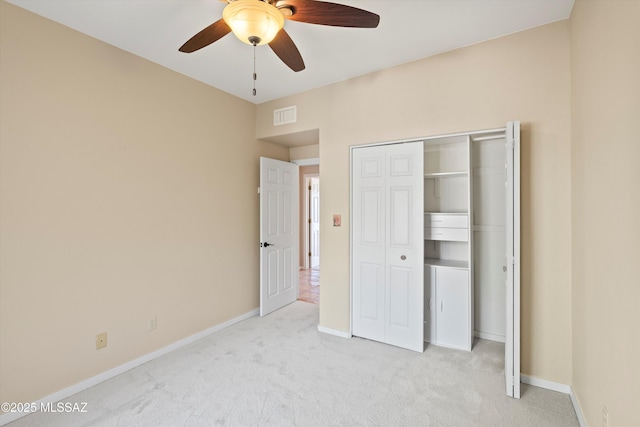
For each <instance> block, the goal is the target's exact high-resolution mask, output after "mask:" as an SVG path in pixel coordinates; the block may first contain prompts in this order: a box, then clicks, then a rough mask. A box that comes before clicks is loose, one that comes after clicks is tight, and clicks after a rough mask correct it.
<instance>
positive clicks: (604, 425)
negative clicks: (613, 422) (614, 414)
mask: <svg viewBox="0 0 640 427" xmlns="http://www.w3.org/2000/svg"><path fill="white" fill-rule="evenodd" d="M608 425H609V410H608V409H607V407H606V406H605V405H602V427H607V426H608Z"/></svg>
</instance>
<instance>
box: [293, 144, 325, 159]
mask: <svg viewBox="0 0 640 427" xmlns="http://www.w3.org/2000/svg"><path fill="white" fill-rule="evenodd" d="M319 157H320V145H318V144H313V145H304V146H302V147H291V148H289V158H291V161H294V160H304V159H317V158H319Z"/></svg>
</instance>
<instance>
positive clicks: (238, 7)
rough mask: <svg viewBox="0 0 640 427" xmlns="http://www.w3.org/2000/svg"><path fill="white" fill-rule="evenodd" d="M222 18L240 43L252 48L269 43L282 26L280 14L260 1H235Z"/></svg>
mask: <svg viewBox="0 0 640 427" xmlns="http://www.w3.org/2000/svg"><path fill="white" fill-rule="evenodd" d="M222 18H223V19H224V21H225V22H226V23H227V25H228V26H229V27H230V28H231V31H233V34H235V36H236V37H237V38H238V39H240V41H242V42H244V43H246V44H250V45H254V46H258V45H263V44H267V43H270V42H271V41H272V40H273V39H274V38H275V36H276V34H278V32H279V31H280V30H281V29H282V27H283V26H284V16H283V15H282V13H281V12H280V11H279V10H278V9H276V8H275V7H274V6H272V5H271V4H269V3H267V2H264V1H262V0H235V1H233V2H231V3H229V4H228V5H227V6H226V7H225V8H224V10H223V11H222Z"/></svg>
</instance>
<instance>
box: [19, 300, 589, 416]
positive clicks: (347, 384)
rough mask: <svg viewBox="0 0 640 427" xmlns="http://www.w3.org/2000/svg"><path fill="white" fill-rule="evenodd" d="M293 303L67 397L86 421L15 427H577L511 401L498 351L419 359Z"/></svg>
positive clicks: (535, 393)
mask: <svg viewBox="0 0 640 427" xmlns="http://www.w3.org/2000/svg"><path fill="white" fill-rule="evenodd" d="M317 325H318V306H317V305H313V304H309V303H305V302H301V301H297V302H295V303H293V304H291V305H289V306H287V307H285V308H283V309H281V310H279V311H277V312H275V313H272V314H270V315H269V316H266V317H264V318H258V317H254V318H251V319H248V320H245V321H243V322H241V323H238V324H236V325H234V326H231V327H229V328H227V329H225V330H223V331H220V332H218V333H215V334H213V335H210V336H208V337H206V338H204V339H202V340H200V341H197V342H195V343H193V344H191V345H189V346H186V347H183V348H181V349H179V350H177V351H175V352H172V353H170V354H167V355H165V356H163V357H160V358H158V359H155V360H153V361H151V362H149V363H146V364H144V365H142V366H139V367H137V368H135V369H132V370H130V371H128V372H126V373H124V374H121V375H119V376H117V377H115V378H113V379H111V380H109V381H105V382H103V383H101V384H98V385H96V386H94V387H92V388H90V389H87V390H85V391H83V392H81V393H78V394H76V395H74V396H72V397H70V398H67V399H65V401H66V402H88V405H87V411H88V412H87V413H82V414H78V413H71V414H65V413H35V414H32V415H29V416H27V417H24V418H21V419H19V420H17V421H15V422H13V423H11V424H9V425H10V426H11V427H20V426H61V427H62V426H64V427H69V426H212V425H225V426H536V427H540V426H577V425H578V421H577V418H576V415H575V413H574V411H573V407H572V405H571V402H570V399H569V397H568V396H567V395H564V394H562V393H557V392H552V391H548V390H544V389H540V388H537V387H532V386H526V385H523V396H522V399H520V400H515V399H511V398H508V397H506V395H505V390H504V384H503V383H504V377H503V369H504V366H503V363H504V362H503V351H504V350H503V345H502V344H500V343H494V342H491V341H485V340H478V341H477V343H476V345H475V347H474V350H473V351H472V352H470V353H469V352H464V351H457V350H448V349H443V348H438V347H434V346H429V347H428V348H427V350H426V351H425V352H424V353H423V354H419V353H415V352H412V351H408V350H403V349H399V348H396V347H392V346H389V345H385V344H380V343H376V342H372V341H367V340H364V339H359V338H352V339H344V338H339V337H335V336H331V335H327V334H322V333H320V332H318V331H317Z"/></svg>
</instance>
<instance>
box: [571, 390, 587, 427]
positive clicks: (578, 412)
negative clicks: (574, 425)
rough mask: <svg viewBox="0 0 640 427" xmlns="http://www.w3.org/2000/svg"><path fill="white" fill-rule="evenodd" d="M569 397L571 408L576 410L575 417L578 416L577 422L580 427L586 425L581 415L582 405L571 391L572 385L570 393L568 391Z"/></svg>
mask: <svg viewBox="0 0 640 427" xmlns="http://www.w3.org/2000/svg"><path fill="white" fill-rule="evenodd" d="M569 397H570V398H571V403H572V404H573V410H574V411H576V417H578V423H579V424H580V427H587V422H586V421H585V420H584V416H583V415H582V407H581V406H580V402H579V401H578V397H577V396H576V395H575V393H574V392H573V387H571V393H569Z"/></svg>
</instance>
